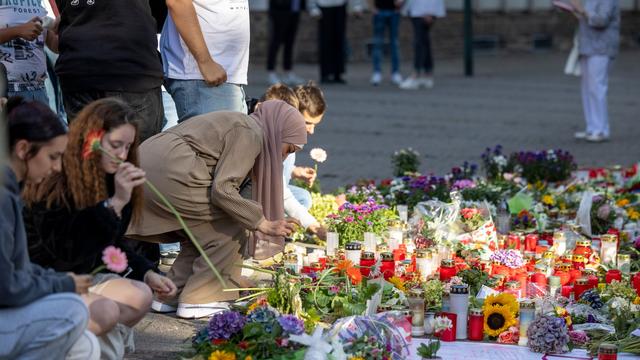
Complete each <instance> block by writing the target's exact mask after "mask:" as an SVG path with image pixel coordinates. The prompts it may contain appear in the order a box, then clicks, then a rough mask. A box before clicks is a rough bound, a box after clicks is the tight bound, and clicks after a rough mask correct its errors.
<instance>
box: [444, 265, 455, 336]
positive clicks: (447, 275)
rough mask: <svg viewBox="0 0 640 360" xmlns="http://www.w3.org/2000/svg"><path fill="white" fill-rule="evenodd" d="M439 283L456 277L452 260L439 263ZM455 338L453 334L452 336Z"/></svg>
mask: <svg viewBox="0 0 640 360" xmlns="http://www.w3.org/2000/svg"><path fill="white" fill-rule="evenodd" d="M439 271H440V281H444V282H447V281H449V280H450V279H451V278H452V277H454V276H456V274H457V273H458V271H457V270H456V265H455V262H454V261H453V260H447V259H445V260H442V262H441V263H440V270H439ZM454 337H455V334H454Z"/></svg>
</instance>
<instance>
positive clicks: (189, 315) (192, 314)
mask: <svg viewBox="0 0 640 360" xmlns="http://www.w3.org/2000/svg"><path fill="white" fill-rule="evenodd" d="M225 310H229V304H227V303H225V302H212V303H206V304H184V303H180V304H179V305H178V311H176V316H178V317H179V318H183V319H198V318H203V317H210V316H213V315H215V314H217V313H219V312H222V311H225Z"/></svg>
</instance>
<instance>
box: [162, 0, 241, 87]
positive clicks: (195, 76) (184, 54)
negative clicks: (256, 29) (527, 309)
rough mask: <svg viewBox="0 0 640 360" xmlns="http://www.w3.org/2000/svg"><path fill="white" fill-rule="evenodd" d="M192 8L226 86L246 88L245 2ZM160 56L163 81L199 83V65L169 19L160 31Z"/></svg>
mask: <svg viewBox="0 0 640 360" xmlns="http://www.w3.org/2000/svg"><path fill="white" fill-rule="evenodd" d="M193 5H194V7H195V9H196V15H197V16H198V22H199V23H200V28H201V29H202V34H203V35H204V41H205V43H206V44H207V48H208V49H209V54H211V57H212V58H213V60H214V61H215V62H217V63H218V64H220V65H221V66H222V67H223V68H224V69H225V71H226V72H227V82H228V83H232V84H240V85H246V84H247V71H248V68H249V39H250V30H249V2H248V0H193ZM160 52H161V54H162V60H163V64H164V65H163V66H164V76H165V77H168V78H170V79H180V80H202V74H201V73H200V69H199V68H198V64H197V63H196V60H195V58H194V57H193V55H192V54H191V52H190V51H189V48H188V47H187V45H186V44H185V42H184V41H183V40H182V38H181V37H180V34H179V33H178V30H177V29H176V26H175V23H174V22H173V19H172V18H171V16H168V17H167V21H166V22H165V24H164V27H163V29H162V37H161V41H160Z"/></svg>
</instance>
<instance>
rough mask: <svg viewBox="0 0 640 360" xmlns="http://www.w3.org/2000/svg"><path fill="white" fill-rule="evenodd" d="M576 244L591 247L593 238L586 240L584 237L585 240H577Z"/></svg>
mask: <svg viewBox="0 0 640 360" xmlns="http://www.w3.org/2000/svg"><path fill="white" fill-rule="evenodd" d="M576 245H578V246H588V247H590V246H591V240H584V239H583V240H578V241H576Z"/></svg>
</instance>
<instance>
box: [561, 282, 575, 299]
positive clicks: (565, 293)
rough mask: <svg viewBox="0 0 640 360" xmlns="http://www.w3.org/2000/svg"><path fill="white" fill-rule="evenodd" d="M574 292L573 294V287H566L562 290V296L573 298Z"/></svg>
mask: <svg viewBox="0 0 640 360" xmlns="http://www.w3.org/2000/svg"><path fill="white" fill-rule="evenodd" d="M572 292H573V286H571V285H564V286H563V287H562V288H561V289H560V295H562V296H563V297H566V298H567V299H568V298H569V297H570V296H571V293H572Z"/></svg>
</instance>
